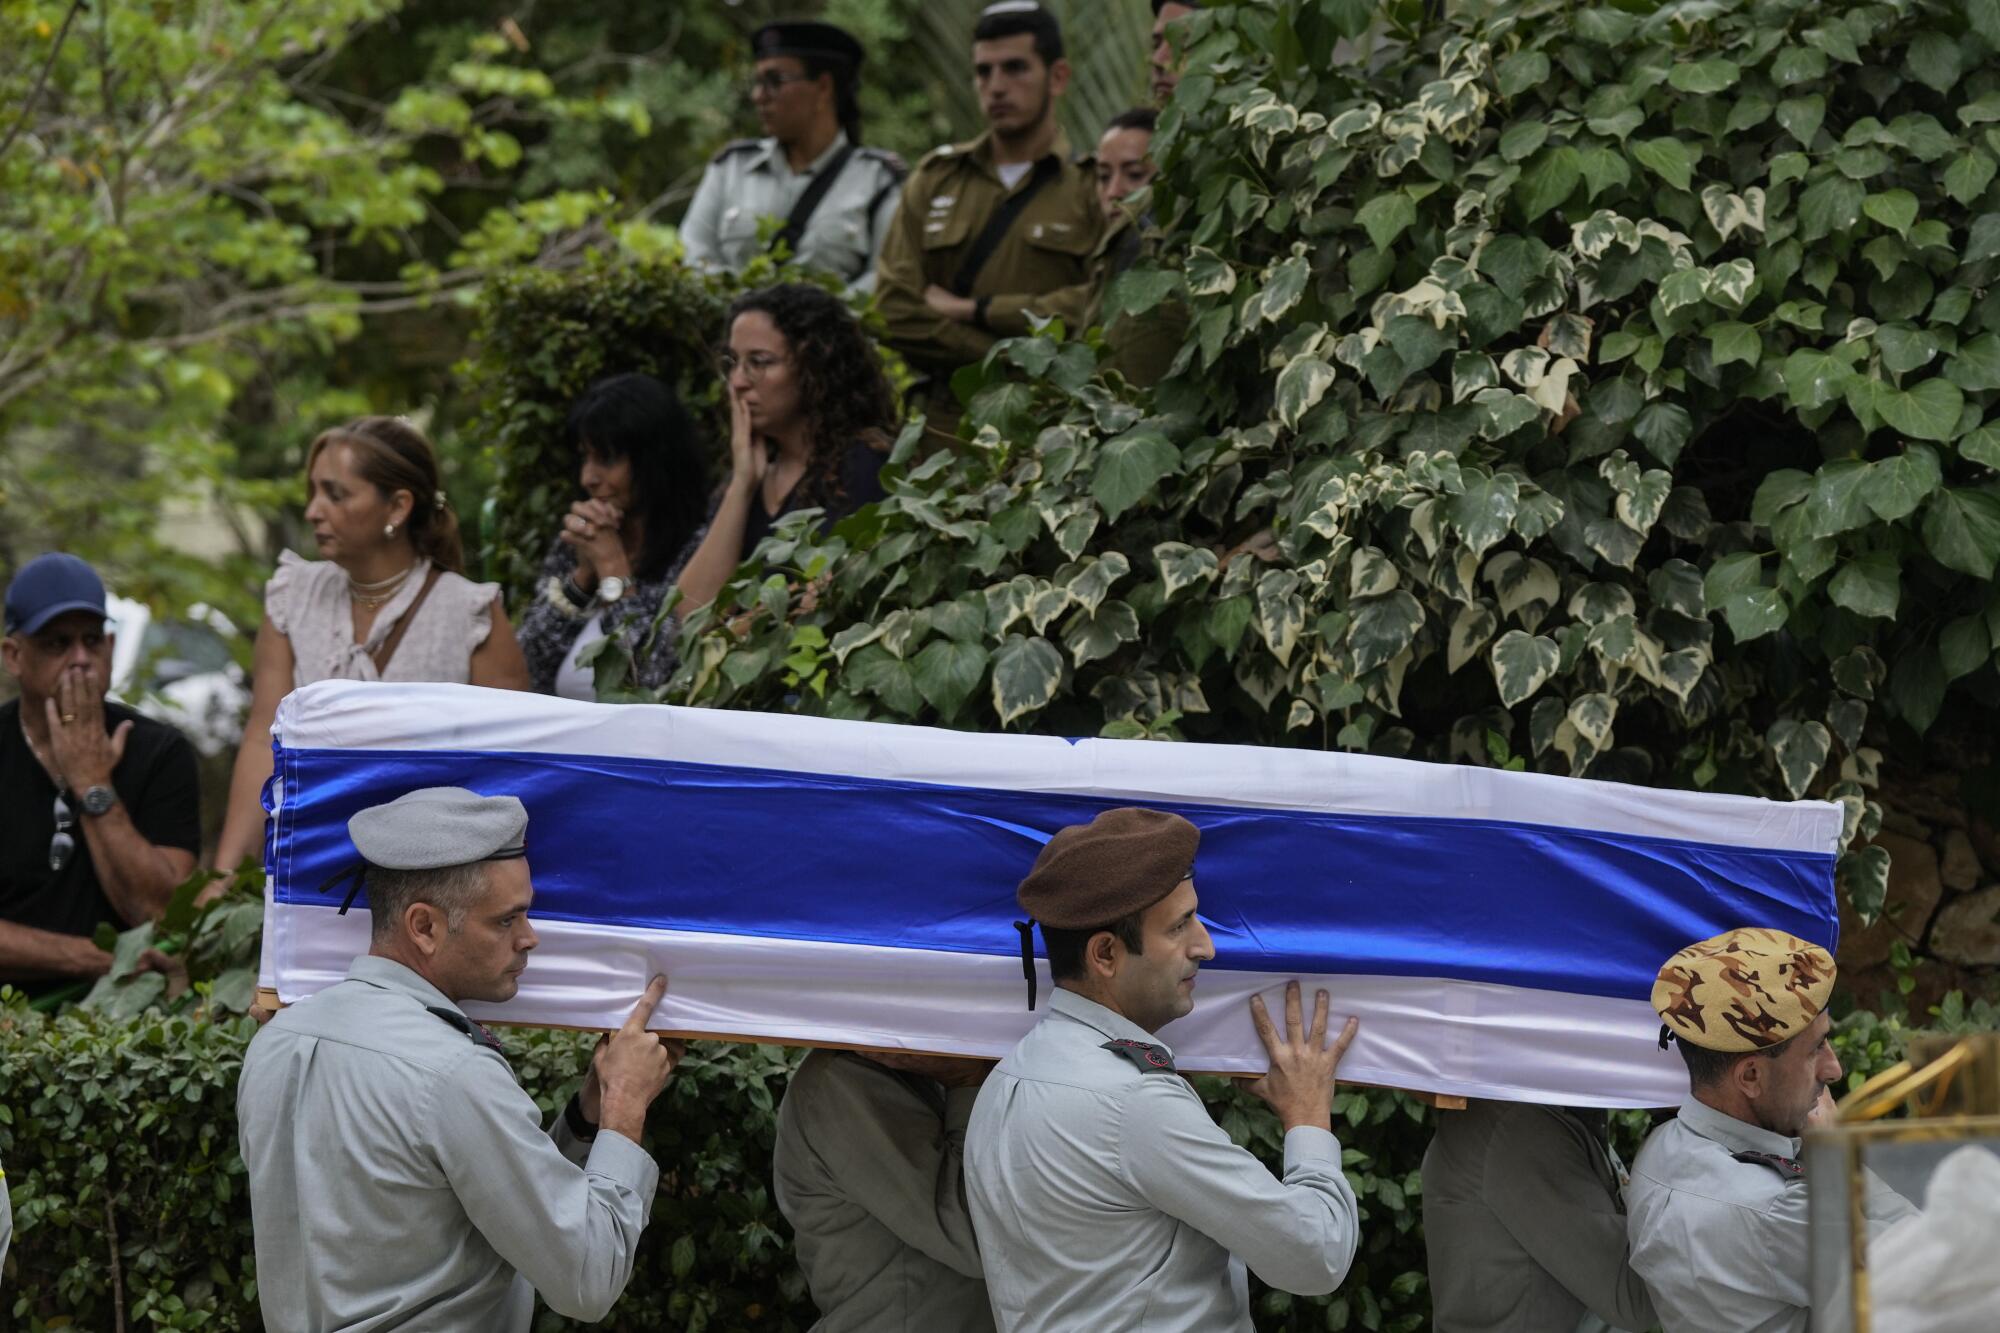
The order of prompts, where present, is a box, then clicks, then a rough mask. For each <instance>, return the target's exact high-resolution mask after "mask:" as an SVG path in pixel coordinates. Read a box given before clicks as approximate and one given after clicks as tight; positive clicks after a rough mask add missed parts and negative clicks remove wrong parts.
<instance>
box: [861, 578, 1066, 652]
mask: <svg viewBox="0 0 2000 1333" xmlns="http://www.w3.org/2000/svg"><path fill="white" fill-rule="evenodd" d="M1034 596H1035V580H1034V579H1033V578H1031V577H1029V576H1028V575H1026V574H1016V575H1015V576H1014V577H1013V578H1011V579H1009V580H1007V582H1005V583H993V584H989V585H987V588H986V632H987V633H988V634H991V635H992V636H993V637H994V638H996V639H997V638H999V637H1000V636H1001V635H1002V634H1005V633H1006V632H1007V629H1008V627H1009V626H1011V625H1012V624H1013V623H1014V622H1015V621H1017V620H1019V619H1020V618H1021V617H1022V616H1025V615H1027V614H1028V603H1029V602H1031V601H1032V600H1033V599H1034ZM838 641H839V640H838V638H836V639H835V642H836V643H837V642H838Z"/></svg>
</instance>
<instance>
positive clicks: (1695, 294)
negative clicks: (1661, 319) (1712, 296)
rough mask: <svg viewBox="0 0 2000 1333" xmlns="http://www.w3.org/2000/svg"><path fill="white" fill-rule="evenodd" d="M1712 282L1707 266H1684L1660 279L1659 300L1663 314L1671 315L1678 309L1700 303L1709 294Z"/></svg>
mask: <svg viewBox="0 0 2000 1333" xmlns="http://www.w3.org/2000/svg"><path fill="white" fill-rule="evenodd" d="M1709 282H1710V278H1709V273H1708V270H1707V269H1705V268H1684V269H1679V270H1677V271H1675V272H1673V273H1669V274H1668V275H1667V276H1666V277H1664V278H1662V279H1660V290H1659V301H1660V311H1661V313H1662V314H1667V315H1671V314H1673V313H1674V312H1675V311H1676V310H1685V309H1686V308H1687V307H1689V306H1691V305H1698V304H1700V302H1701V300H1702V298H1703V297H1705V296H1707V295H1708V285H1709Z"/></svg>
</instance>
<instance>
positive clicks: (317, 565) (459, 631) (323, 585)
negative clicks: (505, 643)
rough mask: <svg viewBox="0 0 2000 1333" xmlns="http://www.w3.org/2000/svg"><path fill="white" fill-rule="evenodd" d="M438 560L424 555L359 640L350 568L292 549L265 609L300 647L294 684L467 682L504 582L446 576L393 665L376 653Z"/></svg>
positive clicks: (267, 591) (281, 560) (295, 652)
mask: <svg viewBox="0 0 2000 1333" xmlns="http://www.w3.org/2000/svg"><path fill="white" fill-rule="evenodd" d="M430 567H431V565H430V561H428V560H424V559H419V560H418V561H417V563H416V565H415V566H414V567H413V568H412V569H411V570H410V577H409V579H408V580H407V581H405V582H404V584H403V586H402V588H401V589H400V590H398V591H397V593H396V595H395V596H394V597H392V598H390V599H389V601H388V603H387V604H385V605H384V606H383V607H382V609H381V610H380V611H379V612H377V613H376V616H375V623H374V625H372V626H371V627H370V628H369V631H368V637H367V639H366V640H365V641H363V642H361V643H356V642H355V641H354V604H353V601H352V600H351V599H350V597H349V595H348V590H347V571H346V570H344V569H342V568H341V567H340V566H339V565H336V564H334V563H333V561H331V560H307V559H304V558H302V557H301V556H298V555H295V554H294V553H292V552H291V551H286V552H283V553H282V554H280V555H279V556H278V568H277V569H276V571H275V572H273V573H272V575H271V579H270V581H269V582H268V583H266V584H265V585H264V614H266V615H268V616H269V617H270V618H271V625H272V627H273V628H274V629H276V630H277V631H278V632H279V633H280V634H282V635H284V636H285V638H286V639H288V640H289V641H290V642H291V645H292V684H293V685H294V686H302V685H310V684H312V683H313V682H314V681H316V680H406V681H436V682H440V683H443V684H448V685H463V684H465V683H466V682H468V681H470V680H471V679H472V654H473V650H474V649H476V648H478V647H479V645H480V644H482V643H484V642H486V637H487V635H489V634H491V633H492V632H493V599H494V598H496V597H498V596H499V595H500V585H499V584H497V583H474V582H473V581H472V580H471V579H468V578H466V577H465V576H464V575H462V574H453V573H451V572H449V571H446V572H444V573H442V574H440V575H439V576H438V581H437V585H436V586H435V587H433V588H432V589H431V595H430V596H429V597H427V598H425V599H424V604H423V606H421V607H419V608H418V610H417V616H416V619H414V620H412V621H411V622H410V628H409V629H407V630H405V631H404V633H403V641H402V642H401V643H400V644H398V645H397V646H396V655H395V656H394V657H392V658H390V659H389V670H388V672H387V673H386V674H378V673H377V672H376V670H375V660H374V658H372V657H370V656H369V654H370V653H372V652H374V651H375V650H376V649H378V648H380V647H381V646H382V644H383V643H384V642H385V641H386V640H387V639H388V637H389V635H390V634H391V633H393V632H394V631H395V628H396V624H397V622H398V621H400V620H402V618H403V615H404V613H405V612H407V611H408V610H409V609H410V605H411V603H413V602H415V601H416V600H417V594H418V593H419V592H421V591H422V590H423V586H424V579H425V577H426V576H427V575H428V574H429V573H430Z"/></svg>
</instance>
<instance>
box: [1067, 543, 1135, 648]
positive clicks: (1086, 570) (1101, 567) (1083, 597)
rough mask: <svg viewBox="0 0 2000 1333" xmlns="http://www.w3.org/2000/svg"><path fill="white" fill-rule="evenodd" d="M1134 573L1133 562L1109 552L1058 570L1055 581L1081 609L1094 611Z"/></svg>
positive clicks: (1114, 552) (1116, 553)
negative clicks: (1123, 580) (1119, 584)
mask: <svg viewBox="0 0 2000 1333" xmlns="http://www.w3.org/2000/svg"><path fill="white" fill-rule="evenodd" d="M1131 572H1132V562H1131V561H1129V560H1127V559H1126V558H1125V557H1124V556H1123V555H1120V554H1119V553H1118V552H1116V551H1106V552H1105V553H1104V554H1103V555H1101V556H1095V557H1092V558H1091V559H1088V560H1084V561H1080V562H1077V563H1074V564H1068V565H1064V566H1063V567H1062V568H1061V569H1059V570H1057V571H1056V577H1055V582H1056V586H1057V587H1059V588H1062V589H1064V590H1065V591H1067V592H1068V593H1069V595H1070V597H1071V599H1072V600H1074V601H1075V602H1076V604H1077V605H1078V606H1080V607H1082V608H1083V609H1084V610H1085V611H1095V610H1097V607H1098V604H1099V603H1100V602H1102V601H1103V600H1104V598H1105V595H1106V594H1107V593H1109V592H1110V591H1111V586H1112V585H1113V584H1115V583H1117V582H1118V580H1120V579H1122V578H1124V577H1125V576H1126V575H1127V574H1129V573H1131ZM1079 665H1080V664H1079Z"/></svg>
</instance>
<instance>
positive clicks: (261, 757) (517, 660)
mask: <svg viewBox="0 0 2000 1333" xmlns="http://www.w3.org/2000/svg"><path fill="white" fill-rule="evenodd" d="M306 480H307V494H308V499H307V503H306V522H307V523H309V524H311V525H312V531H313V537H314V539H315V540H317V541H318V543H319V550H320V554H321V556H323V557H324V559H321V560H303V559H300V558H299V557H298V556H296V555H294V554H292V552H290V551H286V552H285V553H284V554H283V555H281V556H279V557H278V568H277V572H276V573H275V574H273V575H272V577H271V581H270V582H269V583H267V584H266V585H265V587H264V623H263V624H262V626H260V627H259V628H258V631H257V647H256V653H255V659H254V661H255V665H254V669H253V680H252V694H251V701H250V717H249V720H248V722H247V724H246V725H245V727H244V730H243V745H242V748H240V749H239V750H238V751H237V753H236V771H235V775H234V777H233V778H232V779H231V781H230V784H229V813H228V815H227V816H226V818H225V819H224V821H223V825H222V837H221V841H220V842H219V843H218V844H217V846H216V852H215V864H216V865H217V866H218V867H219V868H221V869H224V870H233V869H235V867H236V865H237V864H238V863H239V862H240V861H242V860H243V858H244V857H246V856H252V855H256V854H258V853H259V852H260V851H261V850H262V848H263V842H264V807H263V804H262V800H261V793H262V791H263V787H264V781H265V779H267V778H269V777H270V776H271V720H272V718H273V717H274V716H275V715H276V713H277V711H278V701H279V700H280V699H282V698H284V697H285V695H287V694H289V693H291V691H292V690H294V689H296V688H298V687H299V686H301V685H309V684H311V683H312V682H313V681H316V680H404V681H418V680H422V681H444V682H451V683H469V684H473V685H489V686H493V687H495V688H498V689H507V690H525V689H527V688H528V668H527V664H526V663H525V662H524V661H523V660H522V658H521V647H520V644H518V643H517V642H516V641H515V639H514V631H513V628H512V627H511V626H510V625H508V623H507V613H506V612H505V610H503V609H502V607H501V604H500V596H499V591H500V590H499V586H498V585H497V584H492V583H474V582H472V581H471V580H470V579H468V578H466V577H465V576H464V574H463V573H461V572H460V571H461V570H462V569H463V568H464V556H463V552H462V551H461V549H460V545H459V536H458V520H457V519H456V518H455V517H454V516H453V514H452V512H451V506H450V505H449V504H448V503H447V502H446V500H445V496H444V491H443V490H442V489H441V488H440V486H439V481H438V463H437V454H436V452H435V451H434V450H433V449H432V448H431V442H430V441H429V440H428V439H426V438H424V435H423V432H421V431H419V430H418V429H417V428H416V427H415V426H413V425H411V424H410V423H409V422H408V421H405V420H403V419H402V418H401V417H362V418H361V419H360V420H358V421H351V422H349V423H348V424H347V425H345V426H341V427H338V428H336V429H334V430H329V431H326V432H324V433H323V434H321V435H320V437H319V438H318V439H316V440H314V441H313V443H312V449H311V450H310V452H309V453H308V454H307V456H306Z"/></svg>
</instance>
